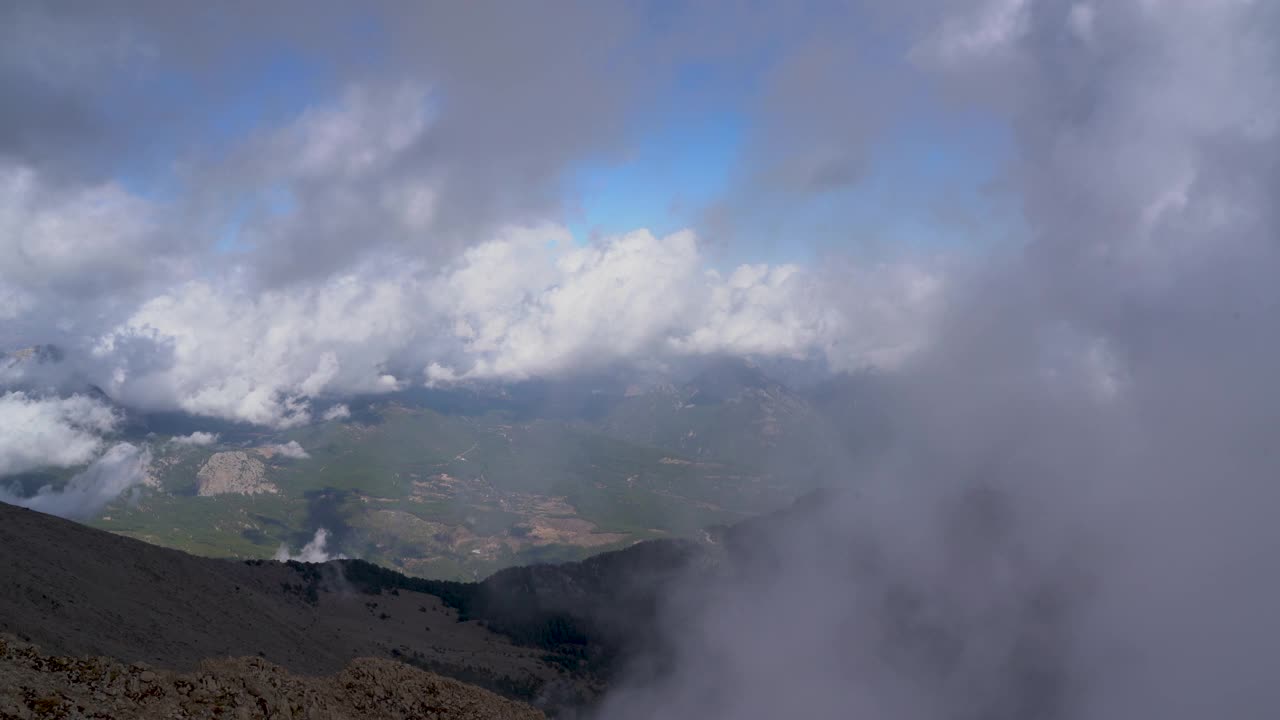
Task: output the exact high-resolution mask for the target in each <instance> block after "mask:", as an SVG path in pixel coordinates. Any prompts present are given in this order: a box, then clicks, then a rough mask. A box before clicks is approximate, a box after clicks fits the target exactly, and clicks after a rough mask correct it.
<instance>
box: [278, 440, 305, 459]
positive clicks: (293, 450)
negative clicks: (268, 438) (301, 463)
mask: <svg viewBox="0 0 1280 720" xmlns="http://www.w3.org/2000/svg"><path fill="white" fill-rule="evenodd" d="M271 449H272V450H273V451H275V453H276V454H277V455H280V456H281V457H287V458H293V459H295V460H304V459H306V458H309V457H311V455H309V454H308V453H307V451H306V450H303V449H302V446H301V445H299V444H298V441H297V440H290V441H289V442H287V443H284V444H282V445H272V446H271Z"/></svg>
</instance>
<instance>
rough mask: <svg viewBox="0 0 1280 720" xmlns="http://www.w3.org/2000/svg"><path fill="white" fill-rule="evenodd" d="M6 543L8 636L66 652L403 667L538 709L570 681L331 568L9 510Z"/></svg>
mask: <svg viewBox="0 0 1280 720" xmlns="http://www.w3.org/2000/svg"><path fill="white" fill-rule="evenodd" d="M0 547H2V548H4V552H3V553H0V578H2V579H3V582H0V633H9V634H12V635H15V636H18V637H19V638H20V639H21V640H23V641H24V642H32V643H35V644H37V645H39V646H40V647H42V648H44V650H46V651H48V652H50V653H54V654H58V655H72V656H86V655H92V656H96V655H104V656H110V657H114V658H118V659H119V660H121V661H123V662H126V663H132V662H145V663H148V664H151V665H155V666H156V667H163V668H172V669H175V670H178V671H190V670H193V669H194V668H196V667H197V666H198V665H199V664H200V663H201V662H202V661H203V660H205V659H207V658H210V657H227V656H257V657H260V658H262V659H265V660H267V661H269V662H272V663H275V664H278V665H280V666H283V667H285V668H287V669H288V670H289V671H291V672H295V673H303V674H308V675H329V674H333V673H337V672H341V671H342V670H343V668H344V667H346V666H347V665H348V663H350V662H351V661H352V660H354V659H355V658H359V657H380V658H386V659H395V658H402V659H412V660H413V661H414V662H415V663H416V664H418V665H419V666H420V667H423V668H427V669H430V670H432V671H435V672H439V673H441V674H444V675H450V676H453V677H457V678H461V679H463V680H465V681H467V682H472V683H476V684H480V685H483V686H485V687H489V688H491V689H496V690H499V691H501V692H503V693H504V694H507V695H508V696H511V697H515V698H520V699H529V700H532V699H534V698H535V697H539V696H540V695H545V694H547V693H548V692H550V691H551V690H552V689H553V688H556V687H559V685H561V684H564V683H566V682H568V681H567V680H565V679H564V677H563V676H562V675H561V673H560V672H559V670H558V669H557V668H554V667H552V666H550V665H549V664H547V663H546V662H545V661H544V660H543V659H542V655H543V654H544V653H543V652H541V651H538V650H535V649H533V648H523V647H517V646H516V645H514V644H513V643H511V642H510V641H509V640H508V639H507V638H505V637H503V636H500V635H498V634H496V633H493V632H491V631H490V630H488V629H487V628H485V627H482V626H480V624H479V623H477V622H459V618H458V614H457V613H456V612H455V611H454V610H452V609H450V608H448V607H446V606H445V605H444V604H443V603H442V602H441V600H440V598H439V597H437V596H435V595H430V594H425V593H420V592H414V591H412V590H408V589H406V590H400V591H397V592H394V593H390V592H388V593H385V594H378V595H371V594H368V593H366V592H364V591H362V590H360V589H358V588H355V587H353V586H352V584H351V583H350V582H348V581H347V580H346V579H345V578H344V577H343V576H342V572H341V569H340V567H337V566H335V565H333V564H329V565H306V564H301V563H288V564H286V563H276V562H269V561H267V562H262V561H253V562H252V563H244V562H233V561H226V560H214V559H209V558H199V557H193V556H191V555H187V554H185V553H181V552H178V551H174V550H168V549H165V548H160V547H155V546H152V545H147V544H146V543H142V542H139V541H137V540H132V539H129V538H124V537H119V536H116V535H112V534H110V533H105V532H102V531H100V530H94V529H92V528H88V527H85V526H83V525H79V524H76V523H73V522H69V521H66V520H62V519H60V518H56V517H52V516H50V515H44V514H41V513H37V512H34V511H31V510H26V509H22V508H18V507H14V506H11V505H5V504H3V503H0Z"/></svg>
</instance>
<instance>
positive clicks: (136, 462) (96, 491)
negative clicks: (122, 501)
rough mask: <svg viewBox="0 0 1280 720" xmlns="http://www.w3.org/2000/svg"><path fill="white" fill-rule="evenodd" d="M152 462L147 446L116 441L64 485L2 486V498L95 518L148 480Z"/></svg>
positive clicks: (51, 511)
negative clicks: (30, 491)
mask: <svg viewBox="0 0 1280 720" xmlns="http://www.w3.org/2000/svg"><path fill="white" fill-rule="evenodd" d="M150 462H151V452H150V450H148V449H147V448H145V447H138V446H137V445H133V444H132V443H127V442H122V443H116V444H115V445H112V446H111V447H110V448H107V450H106V452H104V453H103V454H102V455H101V456H99V457H98V458H97V459H95V460H94V461H93V462H92V463H90V464H89V467H87V468H85V469H84V470H82V471H81V472H79V473H76V474H75V475H74V476H72V478H71V479H70V480H68V481H67V483H66V485H64V486H63V487H61V488H57V489H55V488H54V487H53V486H51V485H45V486H43V487H41V488H40V489H39V490H37V491H36V493H35V494H34V495H30V496H24V495H23V494H21V493H19V492H15V491H11V490H7V489H5V488H3V487H0V501H3V502H7V503H10V504H12V505H21V506H23V507H28V508H31V509H32V510H39V511H40V512H43V513H49V514H50V515H58V516H60V517H65V518H71V519H75V520H83V519H87V518H91V517H93V516H95V515H97V514H98V513H99V512H101V511H102V509H103V508H104V507H106V506H107V504H108V503H110V502H112V501H113V500H115V499H117V498H119V497H121V496H122V495H125V494H126V493H127V492H128V491H130V490H131V489H133V488H134V487H137V486H138V485H139V484H141V483H142V482H143V481H145V480H146V477H147V465H148V464H149V463H150Z"/></svg>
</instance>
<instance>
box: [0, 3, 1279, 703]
mask: <svg viewBox="0 0 1280 720" xmlns="http://www.w3.org/2000/svg"><path fill="white" fill-rule="evenodd" d="M300 18H305V20H306V21H305V22H301V21H300ZM1278 71H1280V8H1278V7H1277V5H1276V4H1275V3H1272V2H1266V1H1264V0H1109V1H1108V2H1101V1H1099V0H962V1H954V0H911V1H908V2H894V3H879V2H870V1H867V2H856V1H850V2H835V1H832V2H820V1H815V2H803V3H785V4H782V3H777V4H774V3H767V2H749V1H743V2H690V3H681V2H674V1H669V2H668V1H664V2H643V1H641V0H626V1H621V0H619V1H617V2H581V3H574V2H547V3H500V2H474V3H419V2H403V3H400V2H392V1H390V0H388V1H385V2H376V3H369V4H360V5H358V6H357V5H353V4H345V3H338V2H322V3H291V2H279V3H271V4H269V5H267V6H265V7H264V6H262V4H259V3H249V2H228V3H218V4H216V5H213V6H211V7H207V8H201V9H199V10H191V9H188V8H184V7H179V6H176V5H174V4H172V3H167V2H160V1H159V0H156V1H154V2H148V1H146V0H137V1H135V2H125V3H112V4H88V3H70V2H68V3H61V2H48V3H36V2H11V3H7V4H5V5H4V6H3V9H0V96H2V97H4V98H5V103H4V105H3V108H0V346H3V347H5V348H13V349H16V348H23V347H28V346H31V345H35V344H40V343H51V344H54V345H56V346H57V347H58V348H59V349H60V353H59V354H60V356H61V357H62V358H63V359H62V360H61V361H60V362H56V363H55V362H40V361H39V359H40V357H42V356H48V354H49V352H48V351H45V352H44V353H43V355H42V354H41V353H31V354H25V355H23V354H20V355H15V356H9V357H6V358H5V359H3V360H0V426H3V427H4V428H6V429H8V428H16V427H24V428H26V427H30V428H34V430H32V431H27V432H23V433H17V432H5V433H0V473H18V472H22V471H24V470H29V469H32V468H36V467H43V466H51V465H52V466H60V467H67V468H80V467H84V468H86V469H84V470H83V471H82V472H81V474H79V475H77V478H79V480H78V481H77V480H73V481H72V482H71V483H69V487H71V488H73V489H75V493H73V494H72V495H68V496H66V497H61V496H59V497H45V498H42V499H39V500H38V501H39V502H44V503H46V504H49V503H66V504H67V505H68V507H69V509H68V512H69V513H73V512H75V511H76V509H77V508H79V507H81V503H82V502H86V503H90V502H92V500H93V491H94V489H95V488H98V487H109V488H113V489H118V488H120V487H123V486H127V485H128V482H130V481H129V480H128V477H129V476H130V474H131V473H132V475H134V476H136V474H137V468H139V467H141V466H142V465H143V464H145V463H144V461H145V449H141V448H137V447H134V446H132V445H129V446H127V447H126V446H124V444H112V443H111V442H110V441H109V440H108V438H109V437H110V436H111V433H112V432H113V431H114V429H115V428H117V427H118V426H119V424H120V423H121V422H122V420H121V418H120V417H119V416H118V414H116V412H115V410H114V409H113V408H115V407H129V408H142V409H155V410H177V411H183V412H186V413H190V414H193V415H196V416H201V417H208V418H211V419H212V418H216V419H220V420H232V421H238V422H245V423H252V424H257V425H261V426H264V427H272V428H282V427H294V426H298V425H303V424H306V423H310V422H314V421H316V420H317V419H318V418H317V415H319V413H320V411H321V410H322V409H323V408H326V407H335V405H334V403H335V402H338V401H340V400H341V398H342V397H345V396H348V395H351V394H353V393H376V392H384V391H391V390H396V389H402V388H406V387H412V386H420V385H423V384H434V385H450V384H457V383H469V382H477V381H484V382H494V381H497V382H503V381H515V380H521V379H527V378H572V377H574V376H575V375H576V374H578V373H583V372H595V371H600V370H612V371H617V372H627V371H643V372H644V373H645V376H646V377H652V376H653V375H654V374H655V373H659V374H660V373H661V372H663V371H664V370H666V369H668V368H670V367H672V366H674V365H676V364H678V363H680V362H681V361H682V360H686V359H689V358H703V357H720V356H731V357H751V358H771V359H773V358H784V359H785V358H795V359H799V360H807V361H808V360H811V361H815V362H817V363H818V364H820V365H821V366H823V367H825V368H826V369H827V371H828V372H829V373H831V374H833V375H839V374H844V373H867V372H870V373H872V374H874V375H875V376H876V377H880V378H884V379H886V380H887V381H888V382H889V384H890V385H891V386H892V387H893V388H896V389H897V391H896V392H894V393H892V394H891V396H892V397H891V398H890V399H888V400H885V401H884V403H883V406H882V407H877V408H875V409H874V411H875V412H877V413H879V414H880V415H881V416H883V417H884V418H885V419H886V422H887V425H888V426H889V427H890V428H891V432H890V433H889V436H888V439H887V440H886V441H885V442H884V444H883V446H882V447H879V448H875V449H874V452H870V451H868V454H867V455H865V456H864V455H859V456H851V457H849V458H846V464H847V470H848V472H849V474H850V475H851V476H852V475H854V474H856V475H857V478H858V481H859V494H858V495H857V497H858V500H857V502H853V501H843V502H833V503H831V506H830V507H828V508H825V509H824V510H823V512H821V513H819V514H818V515H817V516H816V517H815V518H814V520H813V521H812V522H810V523H807V524H806V526H805V527H803V528H798V529H794V530H793V531H790V532H787V533H784V534H783V535H782V536H781V537H779V538H777V539H776V543H775V547H774V554H775V555H776V559H777V561H778V562H777V563H776V564H775V567H776V569H777V572H776V573H774V574H771V575H766V576H763V577H760V576H754V575H751V574H749V573H748V574H747V575H746V576H744V577H741V578H736V579H735V578H725V579H710V580H707V582H706V583H705V584H697V585H696V588H697V589H696V590H695V591H694V594H695V597H694V598H693V599H692V600H691V601H690V602H691V603H692V607H693V608H695V610H694V612H695V613H701V614H695V615H694V616H693V617H695V618H696V619H697V620H698V622H695V623H693V625H692V626H693V627H697V628H699V631H698V632H697V633H692V634H690V633H685V634H684V635H680V628H682V627H683V628H688V627H690V626H691V625H690V624H689V621H688V619H687V618H686V619H685V622H684V624H680V623H675V624H673V625H672V626H671V627H670V628H668V629H667V630H668V633H669V634H670V635H672V638H671V640H672V646H673V647H674V648H675V649H676V655H675V656H674V658H673V661H672V665H671V668H672V672H671V673H669V674H667V675H666V676H660V677H636V678H633V679H632V680H633V681H632V682H630V683H626V684H624V686H623V687H621V688H620V689H619V690H618V692H617V693H616V694H615V695H613V696H612V700H611V701H610V704H608V705H607V706H606V716H607V717H614V718H631V717H636V718H640V717H676V718H683V717H735V718H754V717H761V718H764V717H778V716H781V715H786V714H796V709H797V708H803V709H805V710H806V712H804V713H801V714H803V715H805V716H808V717H826V716H833V715H836V714H840V715H845V716H847V715H848V714H849V712H850V711H851V710H854V711H857V712H858V713H859V716H860V717H867V718H894V720H900V719H902V718H907V719H911V718H921V720H933V719H934V718H943V717H946V718H950V717H961V718H977V717H1045V718H1082V719H1087V720H1103V719H1110V718H1134V717H1162V718H1172V719H1175V720H1176V719H1178V718H1203V717H1214V716H1230V717H1240V718H1254V717H1257V718H1270V717H1274V716H1275V715H1276V712H1275V709H1276V708H1277V707H1280V697H1278V696H1277V686H1276V684H1275V683H1274V666H1275V663H1274V657H1273V655H1274V653H1273V649H1274V647H1276V646H1277V645H1278V644H1280V637H1277V627H1280V626H1277V624H1276V623H1275V622H1274V619H1273V615H1274V608H1275V607H1276V605H1277V603H1280V577H1277V574H1276V569H1275V563H1274V561H1273V558H1272V557H1271V555H1272V554H1273V551H1274V548H1275V547H1277V546H1278V545H1280V537H1277V534H1276V530H1275V529H1274V528H1275V527H1276V525H1275V523H1274V521H1273V520H1274V517H1273V516H1274V513H1275V509H1276V508H1277V507H1280V496H1278V495H1277V490H1276V485H1275V483H1274V482H1272V479H1273V478H1275V477H1276V476H1277V472H1278V471H1280V467H1278V466H1277V465H1278V463H1277V455H1276V454H1275V452H1274V451H1273V450H1272V448H1273V447H1274V446H1275V444H1276V443H1275V437H1274V435H1275V427H1276V423H1275V418H1276V412H1275V408H1276V407H1278V406H1280V397H1278V395H1280V392H1278V391H1280V385H1277V383H1276V382H1275V379H1274V368H1275V367H1276V366H1277V364H1280V336H1278V335H1277V331H1276V328H1277V324H1276V323H1275V311H1276V309H1277V308H1280V284H1277V283H1276V282H1275V278H1276V277H1277V274H1278V272H1280V253H1278V252H1277V247H1276V238H1278V237H1280V216H1278V215H1277V211H1276V204H1275V201H1274V200H1275V198H1276V197H1278V196H1280V164H1278V163H1277V158H1280V82H1277V74H1278ZM89 384H92V385H93V386H95V387H97V388H99V389H100V391H101V393H102V395H105V397H106V399H105V400H104V399H103V398H102V395H97V394H94V395H88V394H86V393H85V392H84V390H83V389H84V388H85V387H87V386H88V385H89ZM108 401H109V402H108ZM855 410H856V409H855ZM191 441H192V442H196V441H203V439H192V440H191ZM863 445H865V444H863ZM860 447H861V446H860ZM86 464H87V465H86ZM842 469H844V468H842ZM119 477H124V478H125V480H120V479H118V478H119ZM975 497H976V498H978V500H976V501H975V500H973V498H975ZM983 498H994V500H987V499H983ZM975 503H976V507H978V508H979V509H978V510H974V509H973V508H974V507H975ZM986 503H994V507H996V508H997V510H996V511H995V512H997V517H1007V518H1010V520H1009V522H1008V523H1000V522H995V521H990V522H976V523H975V522H974V521H973V520H972V518H971V517H970V516H971V514H973V513H978V516H979V520H981V518H983V517H986V516H984V515H982V513H983V512H986V510H983V509H982V508H984V507H986ZM975 528H976V529H975ZM865 543H869V544H870V546H871V547H874V548H875V549H876V552H877V553H879V554H880V555H879V556H881V557H884V558H887V559H888V560H890V561H891V562H888V563H887V564H886V568H887V569H885V570H884V572H883V573H882V575H881V576H877V577H876V578H873V580H872V581H871V582H870V584H867V580H866V578H862V577H859V576H856V575H855V574H851V573H850V572H849V568H848V564H847V557H848V553H847V552H845V551H846V550H847V549H848V548H849V547H850V544H854V545H857V546H861V545H860V544H865ZM286 552H287V551H286ZM744 583H745V584H744ZM691 585H692V584H691ZM902 588H906V589H907V590H908V591H910V592H914V593H917V594H918V596H919V598H920V600H919V602H918V604H917V605H916V607H917V609H918V613H917V615H916V616H914V617H913V618H911V620H912V621H913V622H915V623H916V624H917V625H919V626H921V627H924V628H926V629H928V630H929V631H930V632H936V633H940V636H941V637H943V638H944V639H945V640H946V641H947V643H949V645H948V647H951V648H953V649H954V650H955V652H954V653H953V654H952V655H950V656H949V659H948V660H947V662H945V663H939V662H936V660H937V658H935V657H932V656H927V657H918V656H917V654H913V651H912V650H911V648H910V647H908V648H906V649H905V650H902V652H900V653H899V652H896V651H895V652H888V653H887V654H886V653H885V652H880V651H879V650H878V648H881V647H883V643H882V642H881V641H882V640H883V637H882V635H881V631H882V630H883V629H884V628H885V627H886V626H887V625H886V623H888V622H889V621H888V620H887V619H886V617H888V616H886V613H887V612H889V610H886V606H887V604H891V603H887V600H886V598H889V599H892V598H893V597H898V595H896V594H895V593H897V592H899V590H901V589H902ZM1046 593H1047V596H1048V597H1050V598H1053V599H1059V600H1062V601H1063V602H1062V603H1061V604H1060V605H1054V607H1060V608H1062V611H1061V612H1060V613H1049V614H1048V615H1047V616H1046V615H1045V614H1043V612H1042V611H1043V603H1042V602H1041V601H1042V599H1043V598H1044V597H1046ZM797 598H801V599H805V600H804V602H805V603H807V604H805V605H804V607H803V608H802V609H803V611H800V610H799V609H798V610H797V611H796V612H792V613H785V614H779V613H778V612H777V608H778V607H779V606H782V605H784V604H786V603H796V602H798V600H797ZM890 609H892V608H890ZM780 619H782V620H785V621H786V622H785V623H782V622H780ZM1027 653H1030V656H1028V655H1027ZM926 655H927V653H926ZM1028 657H1031V658H1032V659H1033V660H1034V664H1035V666H1036V667H1037V668H1041V669H1044V672H1045V673H1046V675H1044V676H1043V677H1041V678H1039V679H1033V680H1025V678H1023V676H1021V675H1019V674H1018V673H1011V672H1010V671H1009V668H1010V667H1015V666H1020V665H1019V663H1022V662H1023V661H1024V660H1026V659H1027V658H1028ZM849 668H857V669H858V670H859V673H858V674H856V675H855V676H853V677H852V679H851V677H850V675H849V674H848V673H845V672H844V671H845V670H847V669H849ZM1024 681H1025V682H1033V681H1034V682H1041V681H1046V682H1049V683H1050V685H1049V686H1051V687H1053V688H1056V689H1057V690H1055V692H1053V693H1049V694H1048V695H1044V694H1043V693H1041V694H1039V695H1037V696H1036V697H1035V698H1032V700H1028V699H1027V696H1026V685H1025V682H1024ZM1038 687H1044V686H1038ZM975 688H976V689H975ZM1032 701H1034V702H1032ZM1029 702H1032V704H1030V705H1028V704H1026V703H1029Z"/></svg>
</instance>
